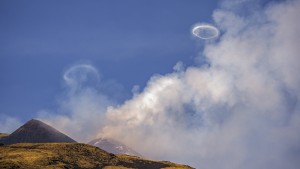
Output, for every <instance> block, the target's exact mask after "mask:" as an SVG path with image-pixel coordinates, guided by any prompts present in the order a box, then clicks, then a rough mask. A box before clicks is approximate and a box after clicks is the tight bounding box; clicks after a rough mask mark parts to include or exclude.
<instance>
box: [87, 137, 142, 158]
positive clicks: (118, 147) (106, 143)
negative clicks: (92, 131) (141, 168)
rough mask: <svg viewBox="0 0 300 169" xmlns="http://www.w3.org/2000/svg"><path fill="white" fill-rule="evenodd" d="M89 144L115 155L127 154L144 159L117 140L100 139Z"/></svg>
mask: <svg viewBox="0 0 300 169" xmlns="http://www.w3.org/2000/svg"><path fill="white" fill-rule="evenodd" d="M88 144H89V145H92V146H96V147H99V148H101V149H103V150H105V151H107V152H110V153H113V154H126V155H132V156H138V157H142V155H141V154H139V153H137V152H136V151H134V150H133V149H131V148H129V147H127V146H126V145H124V144H122V143H120V142H118V141H116V140H113V139H110V138H98V139H95V140H92V141H90V142H89V143H88Z"/></svg>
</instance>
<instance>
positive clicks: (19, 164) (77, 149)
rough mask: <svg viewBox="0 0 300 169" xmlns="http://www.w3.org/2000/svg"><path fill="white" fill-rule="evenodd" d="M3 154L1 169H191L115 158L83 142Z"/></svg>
mask: <svg viewBox="0 0 300 169" xmlns="http://www.w3.org/2000/svg"><path fill="white" fill-rule="evenodd" d="M0 152H1V153H0V168H20V169H23V168H24V169H25V168H44V169H52V168H53V169H54V168H55V169H60V168H82V169H89V168H94V169H96V168H99V169H100V168H105V169H109V168H115V169H121V168H123V169H127V168H136V169H159V168H165V169H167V168H168V169H171V168H181V169H191V167H189V166H185V165H179V164H174V163H171V162H160V161H150V160H145V159H142V158H138V157H133V156H127V155H114V154H110V153H107V152H106V151H104V150H101V149H99V148H97V147H94V146H90V145H87V144H80V143H39V144H37V143H35V144H32V143H21V144H14V145H9V146H0Z"/></svg>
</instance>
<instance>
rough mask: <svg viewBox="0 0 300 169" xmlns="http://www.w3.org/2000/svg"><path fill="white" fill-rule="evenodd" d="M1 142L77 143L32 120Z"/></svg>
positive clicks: (6, 143)
mask: <svg viewBox="0 0 300 169" xmlns="http://www.w3.org/2000/svg"><path fill="white" fill-rule="evenodd" d="M0 142H1V143H3V144H5V145H9V144H15V143H59V142H69V143H72V142H76V141H75V140H73V139H72V138H70V137H68V136H67V135H65V134H63V133H61V132H59V131H58V130H56V129H54V128H53V127H51V126H49V125H47V124H45V123H43V122H41V121H39V120H35V119H32V120H30V121H28V122H27V123H25V124H24V125H23V126H21V127H20V128H18V129H17V130H16V131H14V132H13V133H11V134H10V135H8V136H6V137H4V138H2V139H1V140H0Z"/></svg>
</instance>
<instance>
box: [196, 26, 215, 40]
mask: <svg viewBox="0 0 300 169" xmlns="http://www.w3.org/2000/svg"><path fill="white" fill-rule="evenodd" d="M192 34H193V35H194V36H196V37H198V38H200V39H213V38H216V37H218V36H219V34H220V32H219V30H218V28H216V27H215V26H213V25H210V24H197V25H195V26H194V27H193V29H192Z"/></svg>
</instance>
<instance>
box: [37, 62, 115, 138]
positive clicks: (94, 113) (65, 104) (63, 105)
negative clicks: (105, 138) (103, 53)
mask: <svg viewBox="0 0 300 169" xmlns="http://www.w3.org/2000/svg"><path fill="white" fill-rule="evenodd" d="M63 79H64V83H65V84H66V92H65V93H63V95H62V96H61V97H60V98H59V99H58V103H59V105H58V107H59V108H58V109H57V110H55V111H49V110H41V111H40V112H38V118H39V119H41V120H43V121H44V122H47V123H48V124H50V125H52V126H54V127H55V128H57V129H59V130H60V131H63V132H64V133H67V134H68V135H69V136H71V137H72V138H74V139H75V140H76V141H80V142H87V141H90V140H92V139H95V136H96V135H97V133H98V131H99V128H102V127H103V125H104V124H105V120H104V119H105V114H104V113H105V111H106V108H107V106H108V105H114V102H113V101H112V100H111V99H109V98H108V97H107V96H106V94H104V93H103V92H101V87H99V86H100V83H105V82H102V81H101V79H100V74H99V73H98V70H97V69H96V68H95V67H94V66H92V65H90V64H78V65H74V66H71V67H70V68H69V69H67V70H66V71H65V73H64V75H63ZM116 91H117V90H116Z"/></svg>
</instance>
